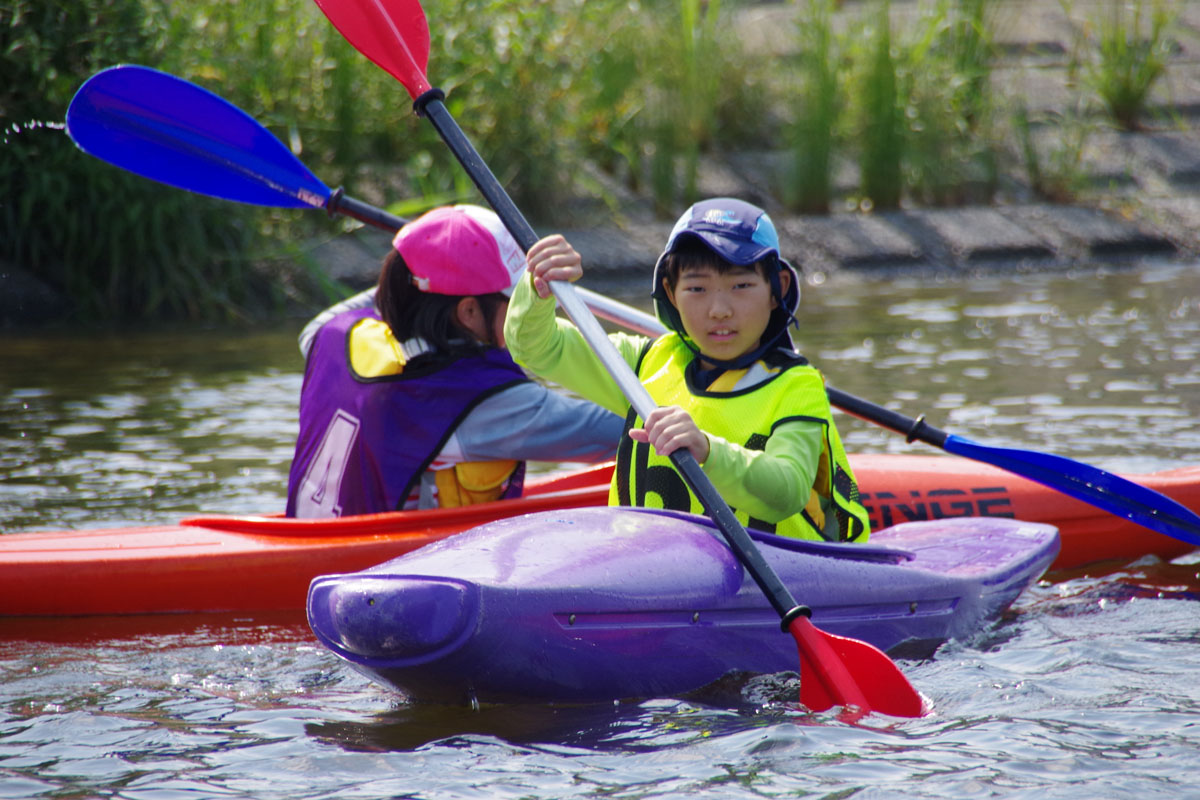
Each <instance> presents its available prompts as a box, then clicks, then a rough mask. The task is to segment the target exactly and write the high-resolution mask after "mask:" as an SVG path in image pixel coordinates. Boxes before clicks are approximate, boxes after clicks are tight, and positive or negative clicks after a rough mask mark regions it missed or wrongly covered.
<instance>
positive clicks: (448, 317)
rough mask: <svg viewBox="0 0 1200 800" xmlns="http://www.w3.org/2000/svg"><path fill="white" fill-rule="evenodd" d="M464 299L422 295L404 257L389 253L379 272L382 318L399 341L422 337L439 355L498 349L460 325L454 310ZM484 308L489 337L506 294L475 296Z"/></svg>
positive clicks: (456, 355)
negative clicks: (488, 348)
mask: <svg viewBox="0 0 1200 800" xmlns="http://www.w3.org/2000/svg"><path fill="white" fill-rule="evenodd" d="M462 299H463V296H460V295H449V294H433V293H431V292H422V291H421V290H420V289H418V288H417V286H416V284H415V283H413V276H412V272H411V271H409V269H408V264H406V263H404V257H403V256H401V255H400V253H399V252H397V251H396V250H389V251H388V254H387V255H386V256H384V258H383V266H382V268H381V269H380V270H379V285H378V287H377V288H376V290H375V307H376V308H377V309H378V310H379V316H380V317H382V318H383V321H384V322H386V323H387V326H388V327H389V328H391V329H392V335H393V336H395V337H396V339H397V341H401V342H403V341H405V340H407V339H412V338H414V337H420V338H422V339H424V340H425V341H426V342H428V343H429V345H430V347H432V348H433V349H434V350H435V351H436V352H437V354H438V355H439V356H442V357H450V358H459V357H462V356H464V355H469V354H474V353H478V352H479V351H480V350H481V349H484V348H485V347H489V346H495V344H496V343H495V342H493V341H490V340H489V341H487V342H482V343H481V342H478V341H476V339H475V337H474V336H473V335H472V334H471V332H470V331H468V330H466V329H465V328H463V327H462V326H461V325H459V324H458V321H457V320H456V318H455V310H456V309H457V307H458V301H460V300H462ZM475 299H476V300H478V301H479V305H480V307H481V308H482V309H483V314H484V318H485V321H486V324H487V331H488V333H489V337H490V335H491V331H492V329H493V327H494V326H493V323H494V321H495V319H496V314H497V313H499V311H500V309H501V308H502V307H503V304H504V303H505V302H506V301H507V300H508V298H507V297H505V296H504V295H503V294H500V293H499V292H495V293H492V294H483V295H475Z"/></svg>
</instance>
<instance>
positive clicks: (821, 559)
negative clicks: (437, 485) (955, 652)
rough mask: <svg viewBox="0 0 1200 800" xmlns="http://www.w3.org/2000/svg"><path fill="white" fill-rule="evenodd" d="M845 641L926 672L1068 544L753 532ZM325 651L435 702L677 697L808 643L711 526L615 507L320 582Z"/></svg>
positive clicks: (1028, 530)
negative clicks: (924, 659)
mask: <svg viewBox="0 0 1200 800" xmlns="http://www.w3.org/2000/svg"><path fill="white" fill-rule="evenodd" d="M753 535H754V537H755V539H756V540H757V541H758V542H759V546H760V548H761V549H762V551H763V554H764V556H765V558H766V559H767V560H768V562H770V563H771V566H772V567H773V568H774V569H775V571H776V572H778V574H779V576H780V578H781V579H782V580H783V581H784V583H785V584H786V585H788V586H789V587H790V588H791V590H792V592H793V594H794V595H795V596H796V599H797V600H798V601H799V602H802V603H804V604H806V605H808V606H809V607H811V608H812V610H813V617H812V620H813V623H814V624H816V625H817V626H818V627H820V628H821V629H823V630H826V631H828V632H829V633H833V634H837V635H841V636H848V637H851V638H855V639H862V640H864V641H867V642H870V643H871V644H874V645H875V646H877V647H879V648H881V649H883V650H885V651H892V652H893V653H899V654H904V655H907V656H926V655H928V654H929V653H931V652H932V651H933V650H934V649H935V648H936V647H937V646H938V645H939V644H940V643H942V642H944V641H946V640H947V639H951V638H958V637H963V636H968V635H971V634H973V633H975V632H977V631H978V630H979V629H980V627H981V626H982V625H983V624H984V623H985V622H986V621H987V620H989V619H993V618H994V617H995V616H996V615H997V614H999V613H1000V612H1001V611H1003V610H1004V609H1005V608H1007V607H1008V606H1009V604H1011V603H1012V601H1013V600H1014V599H1015V598H1016V597H1017V595H1018V594H1019V593H1020V592H1021V591H1022V590H1023V589H1024V588H1025V587H1026V586H1028V585H1029V584H1030V583H1031V582H1032V581H1034V580H1036V579H1037V578H1038V577H1039V576H1040V575H1041V574H1042V573H1043V572H1044V571H1045V569H1046V568H1047V567H1048V566H1049V565H1050V563H1051V562H1052V561H1053V559H1054V556H1055V554H1056V553H1057V550H1058V542H1059V539H1058V534H1057V531H1056V530H1055V529H1054V528H1053V527H1051V526H1048V525H1041V524H1036V523H1024V522H1018V521H1015V520H1006V519H989V518H960V519H950V520H942V521H931V522H920V523H909V524H906V525H901V526H897V527H895V528H893V529H891V530H888V531H883V532H881V533H880V534H879V536H878V537H876V539H875V540H874V542H873V543H872V544H869V545H858V544H828V543H821V542H805V541H798V540H791V539H783V538H781V537H777V536H771V535H769V534H758V533H754V534H753ZM308 616H309V623H310V625H311V626H312V629H313V632H314V633H315V634H316V635H317V638H318V640H320V641H321V642H322V644H324V645H325V646H326V647H328V648H329V649H330V650H332V651H333V652H334V653H336V654H337V655H339V656H341V657H342V658H343V659H345V660H347V661H348V662H349V663H350V664H351V665H352V666H354V667H355V668H357V669H359V670H360V671H362V672H364V673H365V674H367V675H369V676H370V677H372V678H373V679H375V680H377V681H379V682H381V683H383V684H385V685H388V686H391V687H393V688H396V689H398V690H400V691H401V692H403V693H404V694H405V695H407V696H408V697H409V698H411V699H414V700H421V701H431V702H445V703H462V702H468V701H470V700H472V699H476V700H478V701H481V702H512V701H546V702H551V701H593V700H607V699H615V698H624V697H645V696H666V695H676V694H679V693H684V692H688V691H692V690H695V689H699V688H701V687H703V686H705V685H707V684H708V683H711V682H712V681H715V680H717V679H719V678H721V677H722V676H723V675H725V674H726V673H728V672H730V671H747V672H755V673H771V672H781V671H788V670H796V669H797V668H798V660H797V659H798V656H797V650H796V644H795V641H794V640H793V639H792V638H791V637H790V636H789V635H787V634H786V633H783V632H781V630H780V625H779V616H778V614H777V613H776V612H775V611H774V610H773V609H772V608H771V606H770V604H769V603H768V601H767V599H766V598H765V597H764V595H763V593H762V591H761V590H760V589H759V588H758V586H757V585H756V584H755V583H754V581H753V579H752V578H751V577H750V576H749V575H748V574H746V573H745V571H744V570H743V568H742V566H741V564H740V563H739V562H738V560H737V558H736V557H735V555H734V554H733V553H732V552H731V551H730V550H729V548H728V546H727V545H726V544H725V543H724V541H723V540H722V539H721V537H720V535H719V534H718V533H717V532H716V531H715V530H713V528H712V527H711V524H710V523H709V522H708V521H707V520H706V519H704V518H702V517H694V516H691V515H686V514H676V513H664V512H657V513H655V512H648V511H644V510H634V509H619V508H602V509H576V510H574V511H571V512H566V513H563V512H546V513H540V514H533V515H527V516H523V517H517V518H512V519H506V520H500V521H498V522H494V523H490V524H488V525H484V526H481V527H479V528H476V529H475V530H473V531H470V532H467V533H464V534H462V535H459V536H456V537H452V538H450V539H447V540H445V541H442V542H439V543H437V544H434V545H431V546H430V547H427V548H424V549H422V550H419V551H415V552H412V553H409V554H407V555H405V556H401V557H399V558H397V559H393V560H392V561H389V562H387V563H384V564H380V565H378V566H376V567H372V568H370V569H367V570H363V571H361V572H358V573H353V574H347V575H325V576H322V577H320V578H317V579H316V580H315V581H313V584H312V587H311V589H310V590H309V598H308Z"/></svg>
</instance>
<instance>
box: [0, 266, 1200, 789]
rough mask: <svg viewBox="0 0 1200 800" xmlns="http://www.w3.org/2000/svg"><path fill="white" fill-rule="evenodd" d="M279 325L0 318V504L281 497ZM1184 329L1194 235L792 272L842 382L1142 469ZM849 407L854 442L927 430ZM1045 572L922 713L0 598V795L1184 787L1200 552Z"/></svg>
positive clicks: (144, 511) (959, 422)
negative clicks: (457, 680) (354, 649)
mask: <svg viewBox="0 0 1200 800" xmlns="http://www.w3.org/2000/svg"><path fill="white" fill-rule="evenodd" d="M298 327H299V326H298V325H294V326H289V328H288V329H286V330H284V329H280V330H277V331H270V332H262V331H259V332H252V333H247V332H227V331H204V332H154V333H146V334H137V335H122V336H115V335H114V336H65V335H63V336H49V337H33V338H29V337H10V338H7V339H4V340H2V341H0V530H3V531H5V532H10V531H18V530H33V529H39V528H66V527H92V526H100V525H117V524H121V523H148V522H169V521H173V520H174V519H176V518H177V517H179V516H181V515H183V514H186V513H191V512H195V511H205V512H262V511H272V510H277V509H279V508H281V507H282V503H283V496H284V488H285V487H284V483H285V481H286V475H287V467H288V462H289V459H290V457H291V451H292V444H293V437H294V436H295V430H296V424H295V403H296V397H297V395H298V393H299V388H300V377H301V369H302V363H301V360H300V357H299V354H298V351H297V350H296V346H295V338H294V337H295V333H296V330H294V328H298ZM1198 328H1200V269H1198V268H1197V266H1195V265H1194V266H1190V267H1182V266H1158V267H1151V268H1145V269H1142V270H1139V271H1128V272H1108V273H1101V274H1096V273H1092V272H1088V273H1081V274H1079V275H1076V276H1063V275H1054V276H1046V275H1028V276H1020V277H1014V278H1009V277H995V276H976V277H973V278H971V279H970V280H961V281H946V280H942V281H937V282H933V283H930V284H925V283H923V282H918V281H892V282H883V281H869V280H856V279H853V278H851V277H848V276H840V277H837V278H836V279H835V280H833V281H831V282H830V283H827V284H825V285H822V286H819V287H808V288H806V291H805V297H804V301H803V303H802V319H801V327H800V331H799V334H798V337H797V338H798V340H799V341H800V342H801V343H802V349H803V350H804V351H805V353H806V354H807V355H808V356H809V357H810V358H811V359H812V360H813V361H815V362H816V363H818V365H819V366H821V367H822V368H823V369H824V370H825V372H826V373H827V375H828V377H829V379H830V382H831V383H832V384H834V385H836V386H838V387H839V388H841V389H842V390H844V391H848V392H851V393H853V394H856V395H859V396H861V397H864V398H867V399H869V400H873V401H875V402H878V403H881V404H886V405H890V406H892V407H895V408H897V409H898V410H901V411H904V412H905V413H907V414H910V415H913V416H915V415H916V414H918V413H922V412H924V413H926V414H927V415H928V416H929V418H930V420H931V422H933V423H934V424H935V425H938V426H939V427H943V428H945V429H947V430H949V431H952V432H954V433H958V434H961V435H964V436H969V437H971V438H974V439H979V440H981V441H984V442H987V443H995V444H1010V445H1013V446H1017V447H1024V448H1030V449H1036V450H1044V451H1049V452H1056V453H1060V454H1062V455H1067V456H1070V457H1073V458H1077V459H1079V460H1081V461H1086V462H1087V463H1091V464H1095V465H1097V466H1101V467H1104V468H1107V469H1112V470H1119V471H1125V472H1141V471H1150V470H1155V469H1163V468H1169V467H1176V466H1184V465H1190V464H1193V463H1196V461H1197V454H1198V453H1200V422H1198V421H1197V418H1198V412H1200V362H1198V360H1197V349H1198V348H1200V336H1198V335H1197V334H1198V333H1200V331H1198ZM839 425H840V426H841V427H842V429H843V433H844V437H845V438H846V440H847V442H848V447H849V449H851V450H852V451H860V452H883V451H895V452H909V451H913V452H930V450H929V448H927V447H923V446H919V445H914V446H910V445H907V444H905V443H904V441H903V439H902V437H899V436H896V435H895V434H891V433H888V432H886V431H882V430H880V429H878V428H875V427H873V426H871V425H869V424H867V423H865V422H861V421H859V420H856V419H853V418H849V417H846V416H840V417H839ZM1055 577H1056V582H1055V583H1052V584H1051V583H1047V584H1044V585H1041V586H1038V587H1036V588H1035V589H1034V590H1032V591H1030V592H1027V593H1026V594H1025V595H1024V596H1023V597H1022V598H1021V599H1020V600H1019V601H1018V603H1017V605H1016V606H1015V607H1014V609H1013V610H1012V612H1011V613H1010V614H1008V615H1007V616H1006V617H1005V619H1004V620H1002V621H1001V622H1000V623H999V624H997V625H996V626H994V627H992V628H990V629H988V630H985V631H982V632H981V633H980V634H979V635H978V636H977V637H975V638H974V639H972V640H970V641H962V642H954V643H951V644H949V645H948V646H946V647H944V648H942V650H940V651H939V652H938V654H937V656H936V658H934V659H933V660H930V661H927V662H922V663H913V662H910V663H905V664H904V665H903V667H904V669H905V672H906V673H907V674H908V676H909V678H910V679H911V680H912V682H913V683H914V684H915V685H916V686H917V687H918V688H919V689H920V690H921V691H922V692H923V693H925V694H926V695H928V696H929V697H930V698H931V699H932V701H933V705H934V708H935V713H934V714H933V715H931V716H929V717H926V718H923V719H920V720H894V719H890V718H875V717H870V718H868V719H866V720H864V721H863V723H862V724H859V725H847V724H844V723H841V722H838V721H837V720H836V719H835V717H834V716H832V715H828V714H826V715H812V714H806V713H804V712H802V711H801V710H800V709H798V708H797V707H796V705H795V704H794V702H793V700H794V697H795V693H794V684H789V683H788V678H787V676H779V677H777V678H757V679H754V680H751V681H749V682H746V681H745V680H742V681H732V682H730V683H729V685H724V686H722V687H718V688H716V689H714V690H713V691H711V692H708V693H706V694H704V695H701V696H696V697H689V698H675V699H657V700H650V701H645V702H640V703H621V704H613V705H600V706H588V707H552V706H530V707H515V708H514V707H496V708H484V709H481V710H480V711H478V712H472V711H470V710H468V709H464V708H452V709H447V708H430V707H414V706H410V705H407V704H405V703H404V702H403V699H402V698H400V697H398V696H396V695H394V694H391V693H389V692H388V691H386V690H384V689H382V688H379V687H376V686H374V685H373V684H371V683H369V682H368V681H367V680H366V679H365V678H363V677H361V676H359V675H357V674H356V673H354V672H353V671H351V670H350V669H348V668H347V667H345V666H344V665H343V664H342V663H340V662H339V661H338V660H337V659H336V658H334V657H333V656H332V655H330V654H329V653H328V652H326V651H324V650H323V649H321V648H320V647H319V646H318V645H317V644H316V642H315V640H314V639H313V638H312V637H311V634H310V633H309V631H308V630H307V627H306V626H305V625H304V623H303V620H302V618H300V617H298V616H297V615H283V616H276V615H267V616H264V615H253V616H228V615H207V616H205V615H201V616H193V615H186V616H180V617H148V618H128V619H99V620H95V619H75V620H72V619H56V620H0V797H92V796H111V797H123V798H139V799H140V798H148V799H153V800H168V799H170V798H208V797H213V798H217V797H220V798H231V797H232V798H276V797H278V798H284V797H286V798H325V797H358V798H391V797H411V798H445V797H488V798H506V797H512V798H576V797H578V798H599V797H606V798H626V797H628V798H632V797H638V798H676V797H688V798H703V797H710V798H730V797H745V798H752V797H779V796H804V795H811V796H819V797H850V796H854V797H863V798H866V797H885V796H886V797H900V796H902V797H913V798H955V799H956V800H958V799H959V798H963V797H973V796H1002V797H1038V798H1073V799H1074V798H1078V799H1079V800H1092V798H1095V797H1098V796H1113V797H1127V796H1137V797H1141V798H1158V797H1161V798H1172V800H1174V799H1175V798H1182V797H1189V796H1197V795H1196V789H1195V775H1196V774H1198V771H1200V659H1197V658H1196V653H1197V645H1198V644H1200V613H1197V608H1198V606H1197V605H1196V602H1195V600H1196V598H1197V595H1198V594H1200V554H1193V555H1190V556H1184V557H1183V558H1180V559H1177V560H1176V561H1175V562H1174V563H1170V564H1163V563H1160V562H1158V561H1156V560H1155V559H1145V560H1143V561H1140V562H1135V563H1134V564H1108V565H1102V566H1100V567H1093V568H1091V569H1089V570H1086V571H1079V572H1075V573H1071V574H1062V575H1056V576H1055ZM246 578H247V580H253V576H252V575H248V576H246ZM47 590H48V591H52V590H53V587H47ZM635 668H636V665H631V669H635ZM764 681H765V683H764Z"/></svg>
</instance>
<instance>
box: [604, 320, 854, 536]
mask: <svg viewBox="0 0 1200 800" xmlns="http://www.w3.org/2000/svg"><path fill="white" fill-rule="evenodd" d="M693 358H694V353H693V352H692V351H691V350H690V349H689V348H688V347H687V345H686V344H684V342H683V341H682V339H681V338H680V337H679V335H678V334H674V333H669V334H666V335H664V336H661V337H659V338H658V339H656V340H654V341H653V342H652V343H651V344H650V345H649V347H648V348H647V350H646V351H645V352H644V353H643V354H642V357H641V360H640V361H639V363H638V368H637V374H638V378H639V379H640V380H641V381H642V383H643V384H644V385H645V387H646V390H647V391H648V392H649V393H650V396H651V397H652V398H653V399H654V401H655V403H657V404H658V405H660V406H666V405H676V406H680V407H682V408H684V409H686V410H687V412H688V413H689V414H691V416H692V419H693V420H695V422H696V424H697V425H698V426H699V427H700V429H701V430H703V431H706V432H708V433H712V434H714V435H716V436H720V437H721V438H723V439H725V440H727V441H731V442H736V443H739V444H741V445H742V446H744V447H746V448H748V449H751V450H764V449H766V446H767V440H768V439H769V438H770V436H771V433H772V432H773V431H774V430H775V428H776V427H777V426H778V425H780V424H783V423H786V422H794V421H802V420H803V421H810V422H815V423H818V424H820V425H821V426H822V430H823V436H822V448H821V456H820V463H819V465H818V467H817V474H816V478H815V480H814V482H813V486H812V489H811V492H810V496H809V500H808V503H807V505H806V506H805V508H804V509H803V510H802V511H801V512H800V513H798V514H794V515H792V516H791V517H788V518H787V519H784V520H781V521H779V522H777V523H774V524H772V523H769V522H765V521H763V520H758V519H753V518H751V517H750V516H749V515H748V514H746V513H743V512H740V511H738V510H737V509H734V513H735V515H736V516H737V518H738V520H739V521H741V523H742V524H743V525H745V526H747V527H750V528H755V529H756V530H763V531H767V532H770V533H777V534H779V535H781V536H791V537H796V538H801V539H824V540H829V541H860V542H865V541H866V540H867V537H868V535H869V534H870V523H869V522H868V515H867V510H866V509H865V508H864V507H863V505H862V503H861V502H860V500H859V493H858V484H857V482H856V481H855V479H854V473H853V471H852V470H851V469H850V463H849V461H848V459H847V458H846V453H845V450H844V449H843V448H842V442H841V437H840V436H838V431H837V427H836V426H835V425H834V423H833V419H832V416H831V411H830V408H829V398H828V396H827V395H826V392H825V380H824V378H823V377H822V375H821V373H820V372H818V371H817V370H816V369H815V368H814V367H812V366H811V365H809V364H808V362H807V361H805V360H803V359H800V358H797V359H796V360H795V361H794V362H790V363H786V364H783V365H782V366H779V367H772V366H768V365H766V364H765V363H764V362H762V361H759V362H758V363H757V364H756V365H755V366H754V367H752V369H759V370H763V369H765V371H766V375H765V379H764V380H762V381H759V382H757V383H755V384H754V385H752V386H749V387H746V388H736V383H737V381H738V379H739V378H740V377H742V376H743V375H744V374H745V373H746V370H729V371H727V372H725V373H724V374H722V376H721V377H720V378H719V379H718V380H717V381H715V382H714V383H713V385H712V386H710V387H708V388H707V389H704V390H693V389H692V388H689V386H688V383H687V378H686V371H685V370H686V367H687V365H688V364H689V363H690V362H691V361H692V359H693ZM641 425H642V421H641V418H640V417H638V416H637V414H636V412H634V411H633V410H632V409H631V410H630V411H629V414H628V416H627V417H626V421H625V430H626V433H628V431H629V429H630V428H634V427H641ZM609 504H610V505H632V506H642V507H647V508H669V509H674V510H677V511H691V512H692V513H697V514H703V513H704V508H703V506H702V505H701V503H700V501H699V499H698V498H697V497H696V496H695V495H694V494H693V493H692V492H691V491H690V490H689V489H688V488H687V485H686V484H685V483H684V481H683V478H682V477H681V476H680V475H679V473H678V472H677V471H676V470H675V468H674V467H673V466H672V465H671V461H670V459H669V458H666V457H663V456H660V455H658V454H657V453H655V452H654V449H653V448H652V447H651V446H650V445H648V444H640V443H638V442H634V441H633V440H632V439H630V438H629V436H628V435H625V436H623V437H622V438H621V443H620V445H619V447H618V450H617V466H616V469H615V470H614V471H613V480H612V486H611V487H610V489H609Z"/></svg>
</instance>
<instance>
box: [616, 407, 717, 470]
mask: <svg viewBox="0 0 1200 800" xmlns="http://www.w3.org/2000/svg"><path fill="white" fill-rule="evenodd" d="M629 438H630V439H633V440H634V441H635V442H641V443H642V444H646V443H649V444H650V445H651V446H652V447H654V451H655V452H656V453H658V454H659V455H661V456H669V455H671V453H673V452H675V451H676V450H678V449H679V448H681V447H686V448H687V449H688V450H690V451H691V453H692V457H693V458H695V459H696V462H697V463H699V464H703V463H704V462H705V461H707V460H708V436H706V435H705V433H704V431H702V430H700V428H698V427H697V426H696V423H695V422H694V421H693V420H692V417H691V415H690V414H688V413H687V412H686V411H684V410H683V409H682V408H680V407H679V406H660V407H659V408H656V409H654V410H653V411H651V412H650V416H648V417H647V418H646V422H645V425H644V426H643V427H641V428H633V429H631V430H630V431H629Z"/></svg>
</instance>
